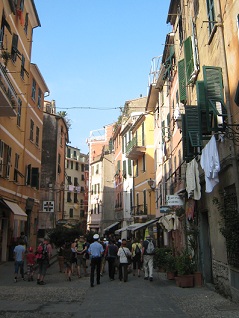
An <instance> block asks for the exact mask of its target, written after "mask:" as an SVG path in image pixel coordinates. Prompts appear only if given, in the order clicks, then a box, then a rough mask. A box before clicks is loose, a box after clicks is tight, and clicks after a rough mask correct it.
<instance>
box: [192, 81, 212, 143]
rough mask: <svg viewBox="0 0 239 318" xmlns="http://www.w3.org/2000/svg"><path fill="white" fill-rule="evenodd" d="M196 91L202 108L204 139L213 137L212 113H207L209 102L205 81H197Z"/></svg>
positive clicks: (199, 105)
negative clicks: (211, 128)
mask: <svg viewBox="0 0 239 318" xmlns="http://www.w3.org/2000/svg"><path fill="white" fill-rule="evenodd" d="M196 90H197V104H198V107H199V108H200V112H201V123H202V127H201V129H202V136H203V137H202V139H208V138H205V136H208V135H211V131H210V127H211V126H212V124H211V123H212V112H210V111H209V113H208V112H207V100H206V93H205V84H204V81H197V82H196Z"/></svg>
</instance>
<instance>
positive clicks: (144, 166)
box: [142, 154, 146, 172]
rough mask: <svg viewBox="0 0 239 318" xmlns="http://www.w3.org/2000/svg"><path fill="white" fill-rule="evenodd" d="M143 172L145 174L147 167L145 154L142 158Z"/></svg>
mask: <svg viewBox="0 0 239 318" xmlns="http://www.w3.org/2000/svg"><path fill="white" fill-rule="evenodd" d="M142 171H143V172H145V171H146V165H145V154H144V155H143V158H142Z"/></svg>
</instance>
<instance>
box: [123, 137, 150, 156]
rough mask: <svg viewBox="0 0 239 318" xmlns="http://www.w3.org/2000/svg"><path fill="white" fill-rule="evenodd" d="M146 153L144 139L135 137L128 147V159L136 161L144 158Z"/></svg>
mask: <svg viewBox="0 0 239 318" xmlns="http://www.w3.org/2000/svg"><path fill="white" fill-rule="evenodd" d="M145 152H146V147H145V141H144V139H142V138H137V137H133V139H132V140H131V141H129V142H128V144H127V146H126V157H127V158H129V159H131V160H134V159H138V158H139V157H142V156H143V155H144V154H145Z"/></svg>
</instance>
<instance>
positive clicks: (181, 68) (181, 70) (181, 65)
mask: <svg viewBox="0 0 239 318" xmlns="http://www.w3.org/2000/svg"><path fill="white" fill-rule="evenodd" d="M178 81H179V100H180V102H181V103H185V102H186V99H187V97H186V96H187V92H186V76H185V62H184V59H183V60H180V61H178Z"/></svg>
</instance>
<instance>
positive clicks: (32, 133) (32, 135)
mask: <svg viewBox="0 0 239 318" xmlns="http://www.w3.org/2000/svg"><path fill="white" fill-rule="evenodd" d="M33 139H34V121H33V120H32V119H31V121H30V140H31V141H33Z"/></svg>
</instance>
